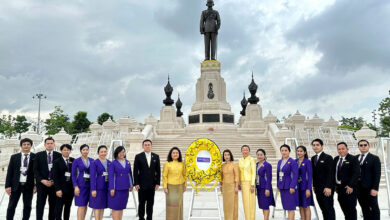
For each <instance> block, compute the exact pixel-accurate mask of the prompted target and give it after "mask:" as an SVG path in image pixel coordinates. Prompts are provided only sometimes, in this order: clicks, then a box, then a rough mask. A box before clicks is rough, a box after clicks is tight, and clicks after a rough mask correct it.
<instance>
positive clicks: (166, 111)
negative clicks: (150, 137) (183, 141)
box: [156, 106, 184, 134]
mask: <svg viewBox="0 0 390 220" xmlns="http://www.w3.org/2000/svg"><path fill="white" fill-rule="evenodd" d="M178 118H181V117H176V110H175V108H174V107H173V106H163V107H162V109H161V111H160V120H159V121H158V122H157V128H156V131H157V134H184V121H180V119H178Z"/></svg>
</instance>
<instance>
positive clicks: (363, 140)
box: [358, 139, 370, 146]
mask: <svg viewBox="0 0 390 220" xmlns="http://www.w3.org/2000/svg"><path fill="white" fill-rule="evenodd" d="M361 142H366V143H367V144H368V146H370V142H368V141H367V140H365V139H362V140H360V141H359V142H358V146H359V144H360V143H361Z"/></svg>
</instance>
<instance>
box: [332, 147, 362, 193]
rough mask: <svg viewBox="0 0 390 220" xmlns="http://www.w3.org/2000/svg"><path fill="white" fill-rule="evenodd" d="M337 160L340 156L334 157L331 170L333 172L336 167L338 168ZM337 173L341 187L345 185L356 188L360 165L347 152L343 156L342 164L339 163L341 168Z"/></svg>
mask: <svg viewBox="0 0 390 220" xmlns="http://www.w3.org/2000/svg"><path fill="white" fill-rule="evenodd" d="M339 160H340V156H337V157H335V158H334V163H333V170H334V171H335V173H336V169H338V164H339ZM335 175H336V174H335ZM338 175H339V176H340V181H341V186H342V187H343V188H344V187H345V186H349V187H351V188H356V187H357V185H358V179H359V177H360V167H359V161H358V160H357V158H356V157H355V156H353V155H351V154H347V155H346V156H345V159H344V160H343V164H342V165H341V170H340V173H339V174H338ZM335 184H336V177H335Z"/></svg>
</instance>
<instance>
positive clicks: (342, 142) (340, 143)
mask: <svg viewBox="0 0 390 220" xmlns="http://www.w3.org/2000/svg"><path fill="white" fill-rule="evenodd" d="M342 144H344V146H345V147H346V148H348V145H347V143H345V142H344V141H341V142H339V143H337V145H336V147H338V146H339V145H342Z"/></svg>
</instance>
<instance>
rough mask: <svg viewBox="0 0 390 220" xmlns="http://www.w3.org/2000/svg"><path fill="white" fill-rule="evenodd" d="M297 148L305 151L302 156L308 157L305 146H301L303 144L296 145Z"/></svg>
mask: <svg viewBox="0 0 390 220" xmlns="http://www.w3.org/2000/svg"><path fill="white" fill-rule="evenodd" d="M299 148H300V149H302V150H303V152H305V156H304V157H305V158H306V159H309V156H308V155H307V149H306V147H305V146H303V145H300V146H298V147H297V151H298V149H299Z"/></svg>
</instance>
